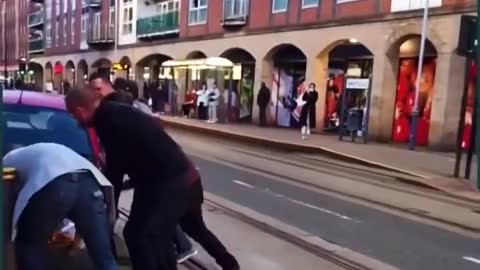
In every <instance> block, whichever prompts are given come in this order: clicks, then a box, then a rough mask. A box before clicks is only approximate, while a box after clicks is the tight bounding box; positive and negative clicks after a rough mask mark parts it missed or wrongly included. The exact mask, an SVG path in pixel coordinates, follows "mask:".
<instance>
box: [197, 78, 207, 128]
mask: <svg viewBox="0 0 480 270" xmlns="http://www.w3.org/2000/svg"><path fill="white" fill-rule="evenodd" d="M196 94H197V96H198V97H197V117H198V119H199V120H207V118H208V117H207V114H208V94H207V84H205V83H203V84H202V88H200V90H198V91H197V93H196Z"/></svg>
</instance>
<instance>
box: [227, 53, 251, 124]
mask: <svg viewBox="0 0 480 270" xmlns="http://www.w3.org/2000/svg"><path fill="white" fill-rule="evenodd" d="M221 57H224V58H227V59H228V60H230V61H232V62H233V63H234V66H233V75H232V81H231V82H232V98H231V106H232V107H231V115H230V121H240V122H251V121H252V111H253V95H254V89H253V84H254V81H255V58H254V57H253V56H252V55H251V54H250V53H249V52H247V51H245V50H243V49H239V48H234V49H230V50H227V51H225V52H224V53H222V54H221ZM225 76H226V80H225V81H224V82H225V84H224V88H225V89H228V88H229V87H230V85H229V83H230V80H228V79H229V78H228V74H225ZM227 93H228V92H227ZM224 98H228V97H224ZM225 100H226V99H225Z"/></svg>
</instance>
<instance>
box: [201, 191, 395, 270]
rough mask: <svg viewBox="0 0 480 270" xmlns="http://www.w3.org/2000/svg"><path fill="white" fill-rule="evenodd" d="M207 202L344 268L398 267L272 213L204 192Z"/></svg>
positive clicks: (387, 269) (389, 269)
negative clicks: (297, 226) (327, 239)
mask: <svg viewBox="0 0 480 270" xmlns="http://www.w3.org/2000/svg"><path fill="white" fill-rule="evenodd" d="M204 193H205V200H206V203H207V204H210V205H212V206H213V207H215V208H219V209H221V210H224V212H225V213H226V214H230V215H231V216H234V217H235V218H238V219H240V220H242V221H244V222H246V223H249V224H251V225H253V226H254V227H257V228H259V229H261V230H263V231H266V232H267V233H270V234H272V235H274V236H275V237H279V238H282V239H284V240H286V241H288V242H290V243H293V244H295V245H297V246H299V247H300V248H303V249H305V250H307V251H309V252H312V253H314V254H316V255H318V256H320V257H322V258H324V259H326V260H329V261H332V262H333V263H336V264H338V265H340V266H342V267H345V269H351V270H398V268H396V267H394V266H391V265H389V264H386V263H384V262H381V261H379V260H376V259H373V258H370V257H367V256H365V255H363V254H360V253H358V252H355V251H353V250H350V249H348V248H344V247H341V246H338V245H336V244H333V243H330V242H328V241H326V240H324V239H322V238H320V237H318V236H315V235H312V234H310V233H308V232H306V231H303V230H301V229H299V228H296V227H294V226H292V225H289V224H286V223H284V222H282V221H279V220H277V219H274V218H272V217H269V216H266V215H263V214H261V213H258V212H256V211H255V210H252V209H250V208H247V207H244V206H241V205H238V204H235V203H233V202H231V201H228V200H226V199H224V198H222V197H219V196H216V195H214V194H211V193H208V192H204Z"/></svg>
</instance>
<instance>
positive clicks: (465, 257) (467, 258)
mask: <svg viewBox="0 0 480 270" xmlns="http://www.w3.org/2000/svg"><path fill="white" fill-rule="evenodd" d="M462 259H464V260H467V261H469V262H473V263H477V264H480V260H479V259H475V258H473V257H467V256H464V257H463V258H462Z"/></svg>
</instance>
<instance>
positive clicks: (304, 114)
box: [300, 83, 318, 139]
mask: <svg viewBox="0 0 480 270" xmlns="http://www.w3.org/2000/svg"><path fill="white" fill-rule="evenodd" d="M302 100H303V101H304V102H305V104H304V105H303V107H302V111H301V113H300V126H301V133H302V139H307V138H308V136H310V133H311V129H312V128H315V114H316V108H315V107H316V106H315V105H316V103H317V100H318V92H317V89H316V85H315V83H310V85H309V86H308V90H307V91H306V92H304V93H303V95H302Z"/></svg>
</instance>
